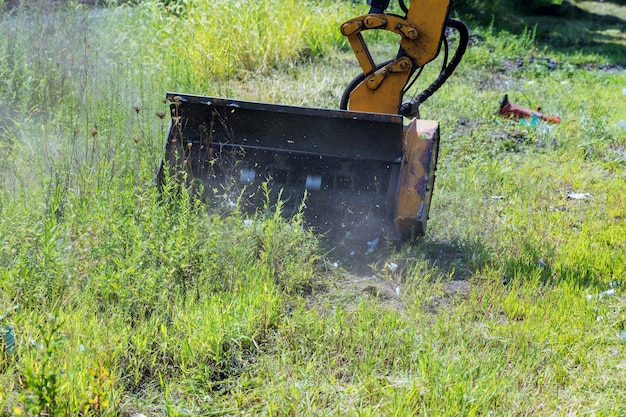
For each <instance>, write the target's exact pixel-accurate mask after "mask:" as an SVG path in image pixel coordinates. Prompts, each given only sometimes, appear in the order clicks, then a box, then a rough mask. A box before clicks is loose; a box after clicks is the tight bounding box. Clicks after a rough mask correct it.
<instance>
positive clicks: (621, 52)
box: [459, 1, 626, 69]
mask: <svg viewBox="0 0 626 417" xmlns="http://www.w3.org/2000/svg"><path fill="white" fill-rule="evenodd" d="M583 3H584V7H585V8H582V7H579V6H577V5H576V4H573V3H571V2H564V3H563V5H562V6H561V7H560V8H558V9H557V11H556V13H555V11H554V10H551V12H550V13H540V11H537V12H535V13H521V12H520V13H517V12H515V11H504V10H500V11H496V12H494V13H493V14H488V13H484V12H482V11H481V10H478V9H477V8H471V7H465V8H463V9H462V10H459V14H460V17H461V19H464V20H466V23H468V24H469V25H470V27H472V26H473V27H480V26H483V27H488V26H492V27H493V28H494V29H496V30H498V31H500V30H505V31H507V32H510V33H512V34H522V33H524V32H525V31H528V30H534V31H535V40H536V42H537V44H538V46H539V47H540V48H542V49H543V48H545V49H546V50H547V51H548V52H550V51H552V52H554V53H562V54H579V55H580V54H590V55H592V56H599V57H601V59H602V60H604V61H605V62H606V64H609V67H608V68H603V69H612V68H611V65H612V66H617V67H618V69H622V68H621V67H626V31H624V28H625V27H626V4H625V3H626V2H622V1H613V2H609V1H606V2H598V3H595V4H592V3H590V2H583ZM596 4H597V5H596ZM607 4H608V6H607Z"/></svg>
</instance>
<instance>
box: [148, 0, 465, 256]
mask: <svg viewBox="0 0 626 417" xmlns="http://www.w3.org/2000/svg"><path fill="white" fill-rule="evenodd" d="M389 1H390V0H370V1H369V4H370V5H371V9H370V12H369V13H368V14H366V15H363V16H359V17H356V18H354V19H350V20H349V21H347V22H345V23H344V24H343V25H341V33H342V34H343V35H344V36H346V37H347V39H348V41H349V43H350V45H351V46H352V48H353V50H354V53H355V56H356V58H357V61H358V62H359V65H360V67H361V70H362V73H361V74H359V75H357V77H356V78H354V79H353V80H352V81H351V82H350V83H349V84H348V86H347V88H346V90H345V91H344V94H343V96H342V98H341V102H340V106H339V107H340V109H339V110H330V109H320V108H308V107H296V106H285V105H276V104H268V103H255V102H250V101H238V100H232V99H224V98H214V97H203V96H194V95H185V94H179V93H168V94H167V100H169V102H170V111H171V120H172V121H171V124H170V128H169V133H168V136H167V143H166V145H165V158H164V160H163V163H162V164H161V169H160V183H161V184H163V183H164V181H165V180H166V178H167V176H166V175H165V173H166V172H169V174H170V176H172V175H173V176H174V177H175V178H178V179H179V180H181V181H183V182H185V183H186V184H187V185H189V186H191V187H193V188H194V189H196V190H197V191H198V193H199V194H200V195H202V196H204V197H205V198H206V199H207V200H208V201H209V202H210V203H211V204H213V205H215V206H217V207H226V208H228V207H231V206H234V207H237V208H238V209H242V210H247V209H249V210H252V211H254V210H258V209H259V208H261V207H267V206H268V205H273V204H278V203H279V202H280V203H279V204H280V208H281V211H282V212H283V213H284V214H287V215H290V214H293V213H296V212H299V211H303V213H304V216H305V219H306V220H307V221H308V223H309V224H310V225H311V226H313V227H314V228H316V229H317V230H318V231H319V232H320V233H324V234H327V235H328V236H330V237H331V238H332V241H333V243H337V246H343V245H342V243H341V242H343V241H344V239H348V241H347V242H349V243H351V244H352V243H353V242H354V240H355V239H356V240H357V241H359V240H360V241H365V242H377V241H378V240H377V239H379V238H381V237H392V238H400V239H402V238H407V237H409V236H411V235H423V234H425V233H426V222H427V220H428V212H429V211H430V201H431V197H432V190H433V186H434V181H435V168H436V165H437V154H438V149H439V124H438V123H437V122H435V121H427V120H419V106H420V105H421V104H422V103H423V102H424V101H425V100H427V99H428V97H430V96H431V95H432V94H433V93H434V92H435V91H437V89H438V88H439V87H441V85H442V84H443V83H444V82H445V81H446V80H447V79H448V77H449V76H450V75H451V74H452V72H453V71H454V69H455V68H456V67H457V65H458V63H459V62H460V60H461V57H462V56H463V54H464V52H465V49H466V47H467V44H468V39H469V34H468V30H467V28H466V27H465V25H463V23H461V22H460V21H458V20H456V19H450V18H449V17H448V15H449V11H450V0H413V1H411V2H410V3H409V4H408V5H407V4H405V2H404V0H399V6H400V8H401V9H402V10H404V11H405V13H406V14H405V15H404V16H399V15H395V14H387V13H384V11H385V9H386V8H387V7H388V6H389ZM371 30H385V31H388V32H393V33H395V34H396V35H397V36H398V37H399V38H400V48H399V51H398V54H397V55H396V57H395V58H394V59H391V60H389V61H386V62H383V63H380V64H377V63H375V62H374V60H373V58H372V55H371V54H370V52H369V49H368V48H367V43H366V42H365V38H364V33H365V32H367V31H371ZM446 33H457V34H458V41H457V48H456V50H455V53H454V54H453V55H452V57H451V58H450V60H449V61H448V58H449V56H448V41H447V37H448V35H446ZM442 44H444V45H445V46H446V54H445V56H444V65H442V69H441V71H440V73H439V75H438V76H437V78H436V79H435V80H434V81H433V82H432V83H431V84H430V85H429V86H428V87H427V88H426V89H425V90H423V91H422V92H421V93H420V94H419V95H417V96H415V97H414V98H413V99H412V100H410V101H407V102H402V100H403V98H404V94H405V93H406V92H407V91H408V89H409V88H410V86H412V85H413V83H414V81H415V79H416V78H417V77H418V76H419V74H420V73H421V72H422V71H421V70H422V68H423V67H424V65H426V64H428V63H429V62H431V61H432V60H434V59H435V58H436V57H437V55H438V54H439V50H440V48H441V45H442ZM405 118H407V119H410V120H411V122H410V123H409V124H408V125H406V126H405V125H404V120H405Z"/></svg>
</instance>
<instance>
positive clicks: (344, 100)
mask: <svg viewBox="0 0 626 417" xmlns="http://www.w3.org/2000/svg"><path fill="white" fill-rule="evenodd" d="M393 61H394V60H393V59H390V60H389V61H385V62H383V63H382V64H379V65H377V66H376V69H375V70H374V71H378V70H379V69H381V68H382V67H384V66H385V65H387V64H389V63H391V62H393ZM369 75H370V74H363V73H361V74H359V75H357V76H356V77H354V78H353V79H352V81H350V82H349V83H348V86H347V87H346V89H345V90H343V94H342V96H341V101H340V102H339V108H340V109H341V110H348V102H349V101H350V93H351V92H352V90H354V89H355V88H356V87H357V86H358V85H359V84H361V83H362V82H363V81H365V78H366V77H368V76H369Z"/></svg>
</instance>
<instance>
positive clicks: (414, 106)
mask: <svg viewBox="0 0 626 417" xmlns="http://www.w3.org/2000/svg"><path fill="white" fill-rule="evenodd" d="M447 26H448V27H451V28H453V29H455V30H456V31H457V32H458V33H459V45H458V47H457V48H456V51H455V52H454V55H453V56H452V59H451V60H450V63H449V64H448V65H446V67H445V68H444V69H442V70H441V72H440V73H439V76H438V77H437V78H436V79H435V81H433V82H432V84H430V85H429V86H428V88H426V89H425V90H424V91H422V92H421V93H420V94H419V95H417V96H416V97H415V98H413V100H411V101H407V102H404V103H402V105H401V106H400V114H401V115H402V116H405V117H409V118H410V117H415V116H417V115H418V114H419V106H420V105H421V104H422V103H423V102H425V101H426V100H427V99H428V98H429V97H430V96H432V95H433V94H434V93H435V91H437V90H438V89H439V87H441V86H442V85H443V83H445V82H446V80H447V79H448V77H450V75H452V73H453V72H454V70H455V69H456V67H457V65H459V63H460V62H461V58H463V55H464V54H465V51H466V50H467V45H468V42H469V31H468V30H467V26H465V25H464V24H463V22H461V21H460V20H457V19H452V18H450V19H448V22H447Z"/></svg>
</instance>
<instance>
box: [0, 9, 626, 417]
mask: <svg viewBox="0 0 626 417" xmlns="http://www.w3.org/2000/svg"><path fill="white" fill-rule="evenodd" d="M169 3H170V5H169V6H168V2H143V3H141V4H138V5H135V6H132V7H131V6H130V5H128V4H127V5H120V6H110V7H104V8H95V9H94V8H88V7H86V6H84V5H80V4H79V3H76V2H69V3H68V5H66V6H65V7H63V8H61V9H58V8H54V7H51V6H50V5H49V4H48V3H47V2H38V3H37V5H38V7H34V8H28V9H27V8H26V7H18V8H12V9H11V12H10V13H9V12H8V11H7V12H5V14H4V15H2V16H1V17H0V99H1V100H2V102H3V104H4V106H3V111H2V112H0V151H1V154H2V157H1V158H0V236H1V238H0V415H2V416H4V415H6V416H10V415H31V416H34V415H42V416H43V415H50V416H51V415H56V416H64V415H71V416H76V415H85V416H87V415H94V416H95V415H99V416H104V415H107V416H117V415H132V414H133V413H141V414H144V415H150V416H151V415H168V416H183V415H189V416H191V415H193V416H196V415H267V416H287V415H311V416H312V415H328V416H331V415H354V416H368V415H370V416H406V415H450V416H453V415H454V416H457V415H463V416H465V415H468V416H469V415H488V414H492V415H503V416H505V415H506V416H509V415H602V416H604V415H607V416H608V415H611V416H620V415H624V414H626V406H625V404H626V388H625V386H624V381H626V303H625V301H624V298H625V294H626V293H625V290H624V288H625V285H626V283H625V281H626V255H625V254H626V239H625V238H624V236H626V200H625V198H624V195H625V194H624V190H625V189H626V175H625V166H626V130H625V127H624V123H626V121H625V120H624V119H626V115H625V114H624V111H623V109H624V108H625V107H626V95H625V92H624V90H625V89H626V69H625V67H624V65H626V62H625V59H624V56H626V54H625V53H624V51H625V50H626V45H625V43H624V42H623V33H621V32H620V33H617V32H615V33H614V32H608V33H607V32H601V31H588V32H586V35H587V36H586V37H585V38H584V39H579V40H578V41H577V42H579V43H578V44H577V45H578V46H579V48H577V49H576V50H574V49H571V48H569V47H568V48H565V49H563V48H561V47H560V46H559V45H560V44H555V43H551V39H556V40H557V41H558V42H561V40H562V39H563V38H562V37H561V36H568V35H567V33H570V32H568V31H570V29H571V28H572V27H576V26H574V25H576V24H580V25H581V27H583V28H588V27H589V26H585V25H588V24H589V21H588V20H587V17H588V16H585V15H579V16H578V18H577V19H578V22H576V19H574V21H572V19H569V18H566V17H552V18H547V17H546V18H545V19H552V20H545V21H544V23H546V22H549V23H550V25H551V30H550V31H547V32H546V31H545V30H544V28H545V27H546V26H545V24H544V23H542V24H538V25H531V26H530V27H528V28H526V29H524V30H521V31H517V30H512V31H511V32H506V31H503V30H502V28H500V27H499V26H498V25H495V24H493V23H492V22H489V20H490V19H487V20H488V22H487V25H482V24H481V23H480V21H481V20H480V19H477V20H474V18H475V17H476V14H475V13H473V12H475V11H476V9H475V8H474V9H472V10H473V12H472V10H470V9H467V8H459V13H461V14H460V16H459V17H461V18H465V17H467V20H468V21H469V22H471V25H470V26H471V29H472V46H471V47H470V49H469V50H468V53H467V55H466V58H465V60H464V61H463V62H462V63H461V65H460V66H459V68H458V70H457V72H456V73H455V74H454V75H453V76H452V77H451V79H450V80H449V82H448V83H447V84H446V85H445V86H444V87H442V89H441V90H440V91H439V92H438V93H437V94H436V95H435V96H434V97H433V98H431V99H430V100H429V101H427V102H426V104H425V105H424V106H423V108H422V117H424V118H432V119H436V120H439V121H440V123H441V129H442V149H441V155H440V158H439V170H438V176H437V183H436V190H435V195H434V199H433V207H432V210H431V220H430V223H429V234H428V236H427V237H425V238H422V239H418V240H416V241H414V242H410V243H408V244H406V245H404V246H403V247H402V248H398V249H396V248H385V247H383V246H384V245H382V244H381V245H380V247H379V248H378V249H377V250H376V251H374V252H373V253H371V254H368V255H362V256H361V257H360V258H359V261H360V262H363V263H364V264H366V265H368V266H369V268H370V271H369V272H368V273H367V274H363V273H360V274H355V272H354V271H355V269H342V267H346V268H347V266H354V265H351V264H350V262H348V261H346V260H328V259H327V253H326V252H325V249H323V245H322V244H321V242H320V240H318V237H317V236H315V235H313V234H312V233H311V232H310V231H308V230H306V229H305V227H303V223H302V219H301V218H300V216H296V217H295V218H292V219H288V220H285V219H283V218H282V217H281V213H280V207H274V206H270V205H269V204H268V205H267V206H266V207H264V208H263V209H262V210H260V211H259V213H258V214H257V215H256V216H254V217H252V218H248V217H246V216H245V215H244V214H242V213H239V212H237V211H236V210H235V212H234V213H232V214H230V215H227V216H220V215H218V214H217V213H215V212H213V211H212V210H211V209H210V208H209V207H206V206H205V205H204V204H203V203H201V202H199V201H196V200H194V199H192V198H190V197H189V195H187V193H186V192H185V191H184V190H182V191H181V190H173V189H170V188H167V187H166V188H165V190H163V193H162V194H160V193H159V192H158V191H157V189H156V186H155V173H156V170H157V166H158V163H159V159H160V157H161V153H162V149H163V141H164V138H165V134H166V130H167V123H168V120H167V116H164V113H163V112H166V111H167V110H166V105H165V104H164V103H163V101H162V99H163V97H164V95H165V92H166V91H184V92H188V93H196V94H212V95H222V96H229V97H233V98H238V99H254V100H265V101H269V102H276V103H285V104H298V105H311V106H322V107H330V108H336V107H337V105H338V104H337V103H338V101H339V97H340V95H341V92H342V89H343V87H344V86H345V85H346V84H347V83H348V81H349V80H350V79H352V77H353V76H354V75H356V73H357V72H358V68H357V64H356V60H355V59H354V58H353V57H352V56H351V52H350V51H348V48H346V44H345V42H344V41H343V40H342V39H340V38H339V36H338V30H337V27H338V25H339V23H340V22H342V21H343V20H347V19H348V18H350V17H352V16H355V15H357V14H360V13H362V12H363V11H364V10H365V8H366V6H365V5H363V4H358V3H357V4H354V5H353V4H352V2H336V1H330V0H328V1H317V2H313V1H304V2H303V1H299V2H296V1H295V0H294V1H278V0H271V1H265V2H248V1H243V2H234V1H230V0H219V1H213V2H200V1H198V2H195V1H192V0H189V1H179V2H169ZM588 3H591V2H578V3H576V7H580V9H581V10H583V8H584V7H592V6H593V5H591V4H588ZM609 3H611V4H610V5H609V7H611V9H610V10H611V14H612V16H611V17H610V19H609V18H608V17H607V18H606V19H608V20H606V21H601V22H604V23H606V25H607V27H609V26H610V25H611V24H613V23H615V19H617V20H619V21H620V22H622V27H623V22H624V21H626V12H625V11H624V9H625V7H624V6H623V5H621V4H619V3H617V2H609ZM6 4H9V2H6V1H5V2H2V0H0V8H2V6H4V5H6ZM172 5H175V6H176V7H174V6H172ZM469 6H471V7H476V5H475V4H472V5H468V7H469ZM563 7H574V4H572V3H567V4H564V6H563ZM598 7H600V5H598ZM602 7H605V6H602ZM584 10H593V11H595V13H598V14H602V13H601V12H599V11H598V10H597V9H584ZM463 13H467V14H463ZM470 15H471V16H470ZM472 16H473V17H472ZM498 18H499V19H500V18H503V19H506V18H510V16H504V17H502V16H498ZM523 18H525V19H526V18H528V19H530V18H532V17H526V16H524V17H523ZM596 19H600V17H597V16H596ZM491 20H492V21H493V19H491ZM565 21H567V24H565ZM540 23H541V22H540ZM596 23H598V22H596ZM542 25H543V26H542ZM512 33H514V34H512ZM374 41H376V42H378V45H377V47H376V53H377V54H384V53H391V54H393V53H394V52H393V51H395V49H396V46H395V45H393V44H391V43H390V39H388V38H387V37H384V36H383V37H379V38H375V39H374ZM388 51H389V52H388ZM437 66H438V65H437V62H435V64H434V65H433V67H435V68H436V67H437ZM432 75H433V69H430V70H428V71H425V74H424V76H423V78H424V81H422V84H423V85H421V87H422V88H423V87H424V86H425V83H426V82H427V81H426V80H427V79H428V77H429V76H432ZM431 79H432V78H431ZM418 84H419V83H418ZM419 87H420V86H416V88H419ZM504 94H509V97H510V98H511V100H512V101H514V102H516V103H519V104H522V105H525V106H527V107H531V108H535V107H537V106H541V107H542V108H543V111H544V112H546V113H549V114H556V115H558V116H560V117H561V118H562V119H563V123H561V124H560V125H548V124H539V125H536V126H529V125H525V124H520V123H518V122H515V121H510V120H504V119H502V118H500V117H499V116H498V115H497V109H498V105H499V103H500V100H501V99H502V96H503V95H504ZM335 261H337V262H338V263H339V266H338V267H337V266H335V265H334V264H333V263H334V262H335ZM352 264H354V261H352ZM360 266H361V268H360V270H362V269H364V268H363V267H364V266H365V265H360ZM588 296H590V297H588ZM13 339H14V341H13Z"/></svg>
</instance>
